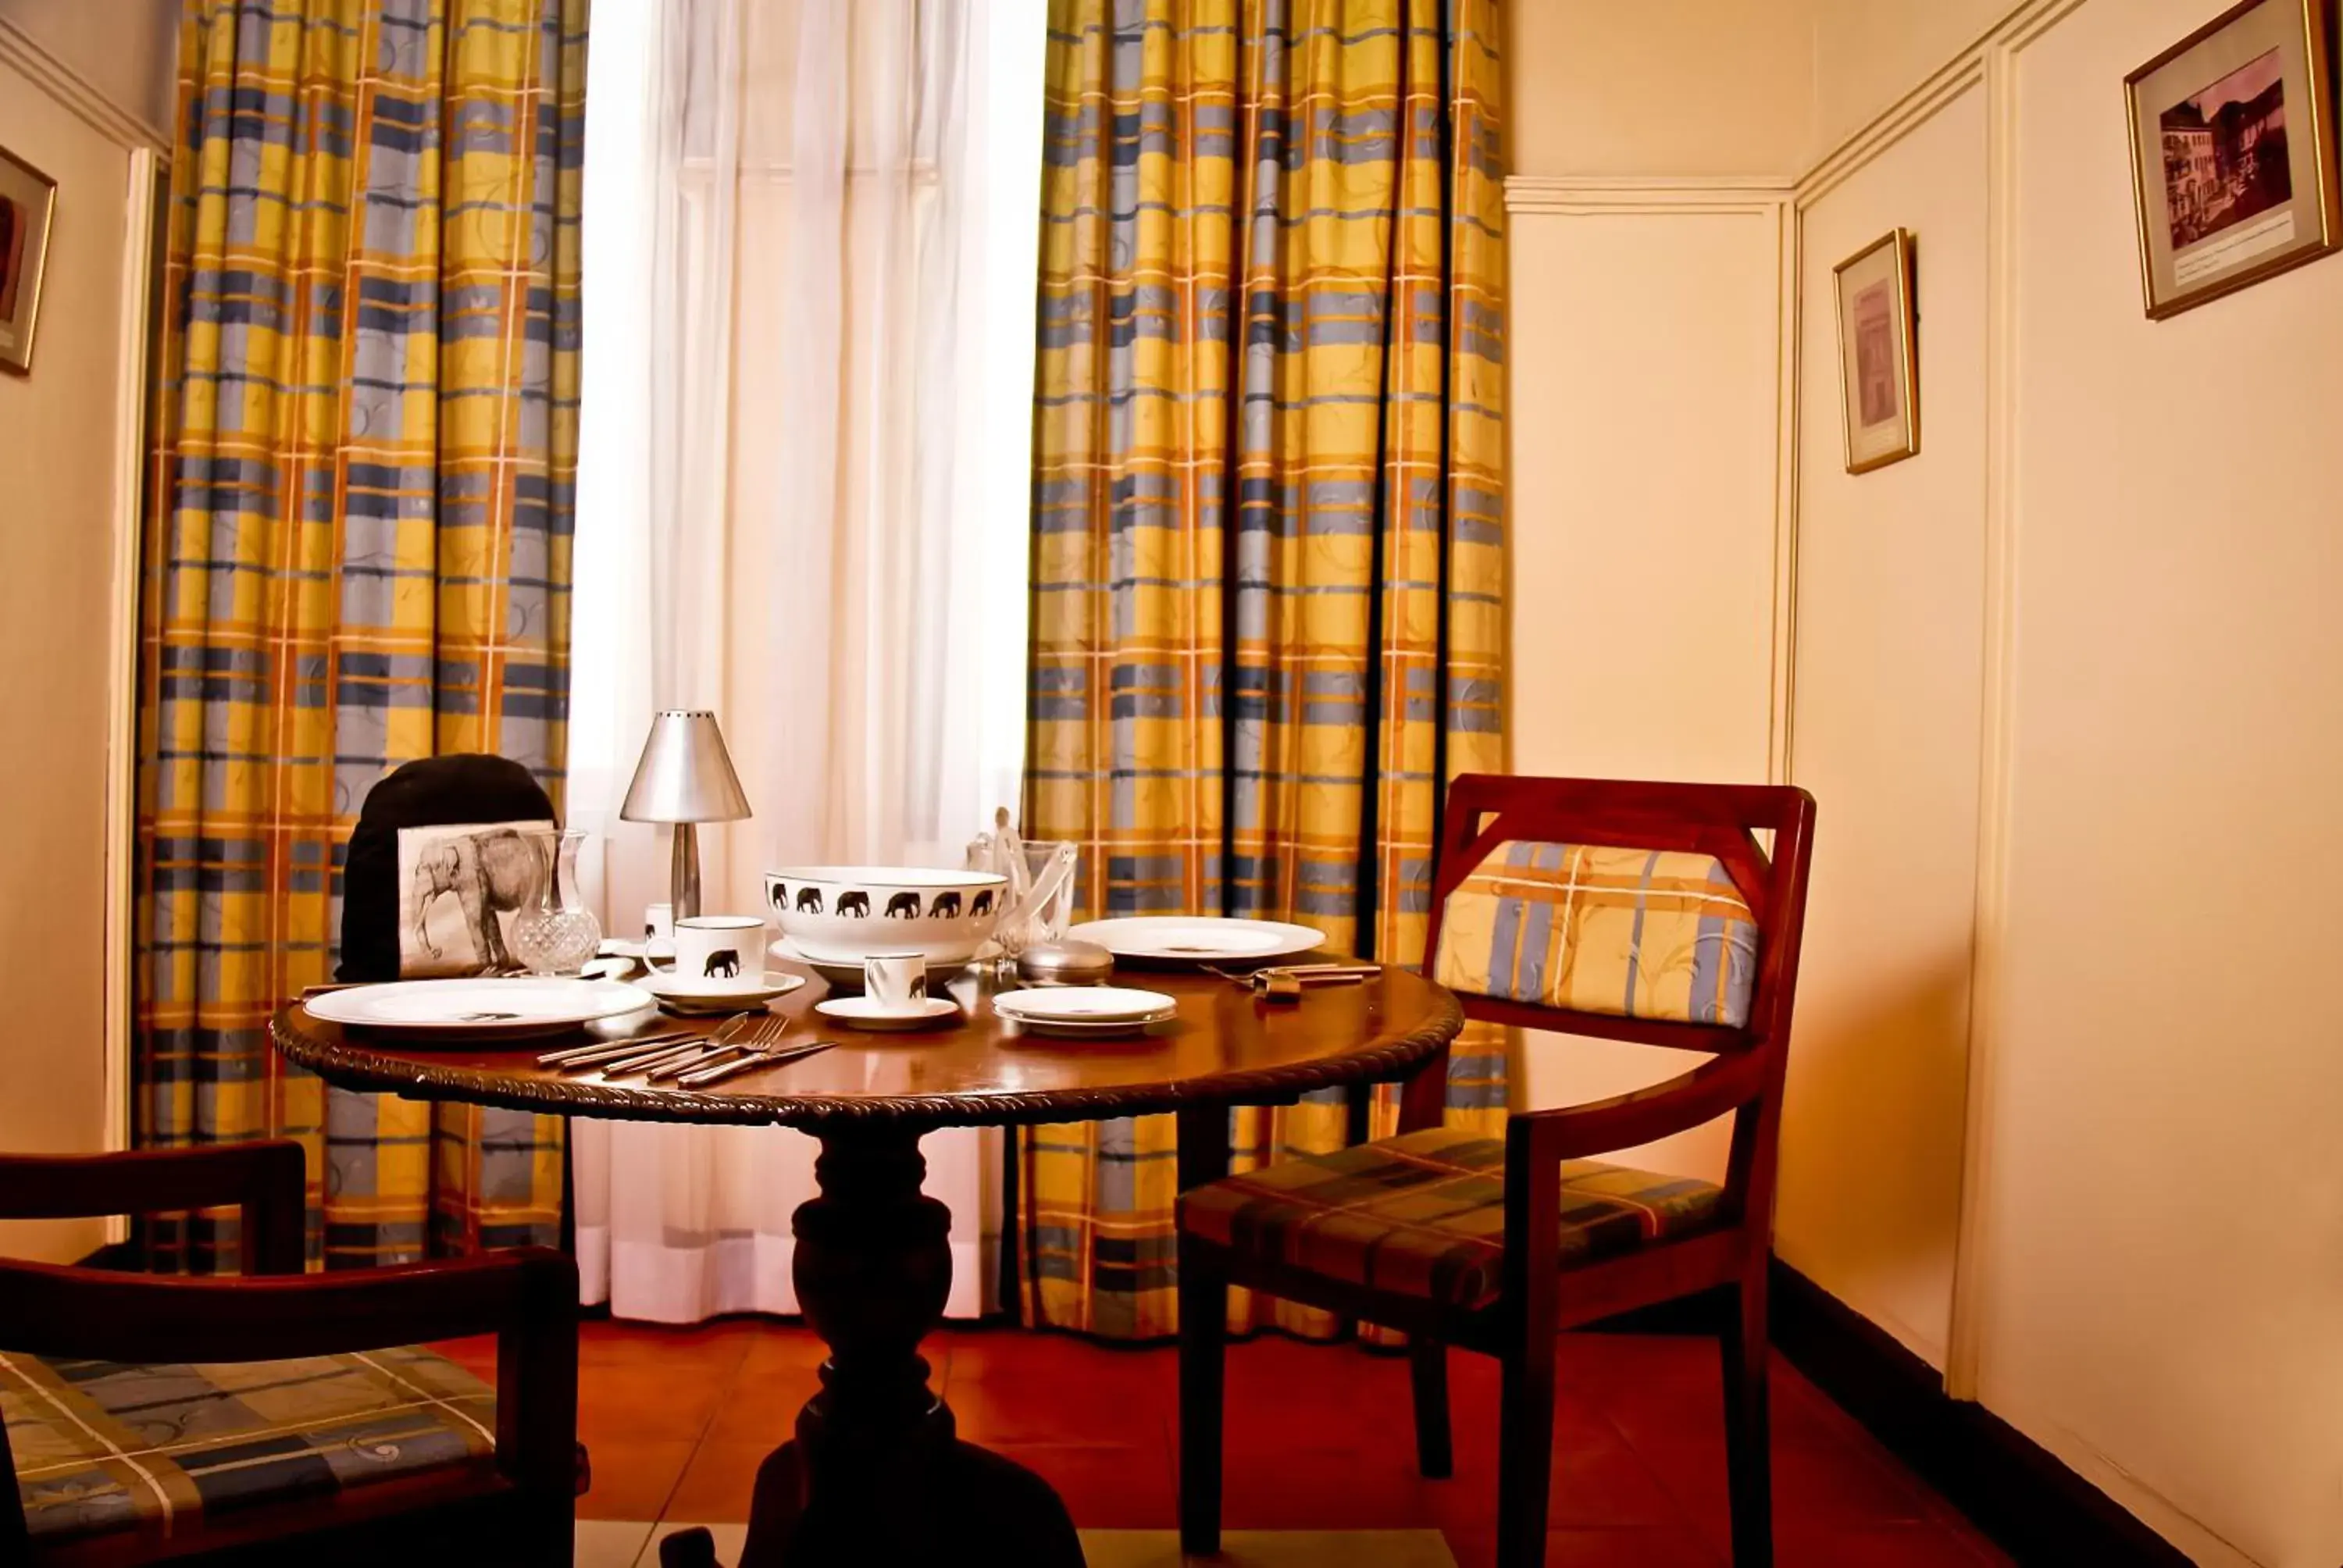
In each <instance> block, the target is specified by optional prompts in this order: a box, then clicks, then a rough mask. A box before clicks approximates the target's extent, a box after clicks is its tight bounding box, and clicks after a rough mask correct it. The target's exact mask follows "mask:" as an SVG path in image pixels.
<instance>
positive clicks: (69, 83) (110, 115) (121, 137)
mask: <svg viewBox="0 0 2343 1568" xmlns="http://www.w3.org/2000/svg"><path fill="white" fill-rule="evenodd" d="M0 65H6V66H10V67H12V68H14V69H15V72H16V74H17V75H20V76H22V77H24V78H25V80H26V81H27V82H30V83H31V84H33V85H35V86H36V87H39V88H41V89H43V90H44V91H45V92H46V93H47V94H48V95H49V96H51V97H53V98H55V100H56V101H57V102H58V103H60V104H62V105H63V106H65V108H67V109H68V110H70V111H72V113H73V114H74V115H75V116H77V117H78V118H80V119H81V120H82V121H84V122H85V124H87V125H88V126H89V127H90V128H91V129H92V130H95V131H96V132H98V133H99V134H100V135H102V136H105V137H106V139H107V140H108V141H110V142H113V143H115V144H116V146H120V147H122V148H124V149H125V150H126V151H133V152H136V151H138V150H140V149H145V150H146V151H149V152H153V153H156V154H159V155H161V156H162V157H163V158H164V159H165V161H166V162H167V161H168V160H169V157H170V153H171V139H170V137H169V136H168V135H167V134H166V132H165V131H164V129H163V128H162V127H161V126H150V125H148V124H147V123H146V120H145V119H144V118H142V117H140V116H136V115H134V114H132V113H130V112H129V111H128V110H126V109H125V108H123V107H122V106H120V105H119V104H117V103H116V102H115V101H114V100H113V99H112V98H110V97H108V96H106V95H105V94H104V93H102V92H100V91H99V90H98V89H97V88H96V87H95V86H93V85H90V83H89V80H88V78H86V77H85V76H84V75H81V73H80V72H78V71H76V70H75V69H74V68H73V67H72V66H70V65H66V64H65V62H64V61H63V60H60V59H58V58H57V57H56V56H55V55H52V54H50V53H49V52H48V51H47V50H46V49H44V48H43V47H41V45H38V44H37V43H35V42H34V41H33V39H32V37H31V35H28V34H26V33H25V30H24V29H23V28H21V27H19V26H17V25H15V23H14V22H11V21H9V20H7V19H6V18H5V17H0Z"/></svg>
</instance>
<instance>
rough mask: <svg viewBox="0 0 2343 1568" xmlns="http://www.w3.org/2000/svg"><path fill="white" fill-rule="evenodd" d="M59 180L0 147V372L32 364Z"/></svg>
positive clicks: (18, 370) (25, 370)
mask: <svg viewBox="0 0 2343 1568" xmlns="http://www.w3.org/2000/svg"><path fill="white" fill-rule="evenodd" d="M56 208H57V182H56V181H55V180H53V179H51V178H49V176H46V175H45V174H43V173H42V172H41V171H40V170H38V169H36V168H35V167H34V166H32V165H30V164H28V163H26V162H25V161H24V160H23V159H22V158H19V157H17V156H15V154H13V153H11V152H9V151H8V149H7V148H5V147H0V370H13V371H15V373H16V374H17V375H19V376H24V375H27V374H29V373H30V372H31V371H32V368H33V327H34V326H35V323H37V322H38V321H39V320H40V316H41V272H42V269H43V267H44V265H45V263H46V262H47V261H48V259H49V224H50V221H51V220H52V219H53V218H54V217H55V215H56Z"/></svg>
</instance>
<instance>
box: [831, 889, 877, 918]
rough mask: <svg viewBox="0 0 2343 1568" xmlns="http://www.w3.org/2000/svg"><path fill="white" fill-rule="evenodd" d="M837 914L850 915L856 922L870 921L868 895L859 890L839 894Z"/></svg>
mask: <svg viewBox="0 0 2343 1568" xmlns="http://www.w3.org/2000/svg"><path fill="white" fill-rule="evenodd" d="M837 913H839V914H840V915H841V916H848V915H850V916H852V917H853V918H854V919H856V920H868V919H870V894H868V893H866V892H864V891H862V890H861V889H860V888H857V889H855V890H853V891H851V892H846V893H840V894H839V895H838V910H837Z"/></svg>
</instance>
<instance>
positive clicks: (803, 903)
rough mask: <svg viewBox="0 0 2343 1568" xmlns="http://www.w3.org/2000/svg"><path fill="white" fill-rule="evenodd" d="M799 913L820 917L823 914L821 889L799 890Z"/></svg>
mask: <svg viewBox="0 0 2343 1568" xmlns="http://www.w3.org/2000/svg"><path fill="white" fill-rule="evenodd" d="M798 913H799V914H801V915H818V914H820V913H821V890H820V888H799V890H798Z"/></svg>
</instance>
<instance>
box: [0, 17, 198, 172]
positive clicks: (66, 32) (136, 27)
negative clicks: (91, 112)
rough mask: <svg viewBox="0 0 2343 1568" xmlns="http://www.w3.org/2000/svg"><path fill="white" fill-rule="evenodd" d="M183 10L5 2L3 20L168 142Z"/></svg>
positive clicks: (115, 105)
mask: <svg viewBox="0 0 2343 1568" xmlns="http://www.w3.org/2000/svg"><path fill="white" fill-rule="evenodd" d="M179 11H180V0H0V22H9V23H13V24H15V26H16V27H17V28H18V29H19V30H20V31H22V32H23V33H24V35H25V36H26V37H28V38H30V39H32V40H33V41H34V42H35V44H38V45H40V46H41V47H42V48H43V49H45V50H46V51H47V52H48V53H49V54H50V55H55V57H56V58H57V59H58V60H60V61H62V62H63V63H64V64H65V66H66V67H67V68H68V69H70V70H71V71H73V72H74V73H75V75H78V76H80V77H81V78H82V79H83V80H84V81H85V82H87V83H88V84H89V85H90V87H91V88H92V89H94V90H95V91H96V94H97V95H98V96H100V97H102V98H104V99H105V100H106V102H107V103H108V104H110V105H112V106H114V107H116V108H117V109H119V110H120V111H121V112H122V113H124V114H126V115H128V116H132V117H133V118H135V119H136V120H138V121H139V122H140V123H141V125H142V126H144V127H145V128H146V130H148V131H150V132H152V133H153V135H154V136H155V137H156V139H157V140H160V141H164V142H167V141H168V140H169V139H170V126H171V116H172V112H173V111H172V105H173V103H174V101H175V99H176V95H177V91H178V86H177V78H178V67H179Z"/></svg>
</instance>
